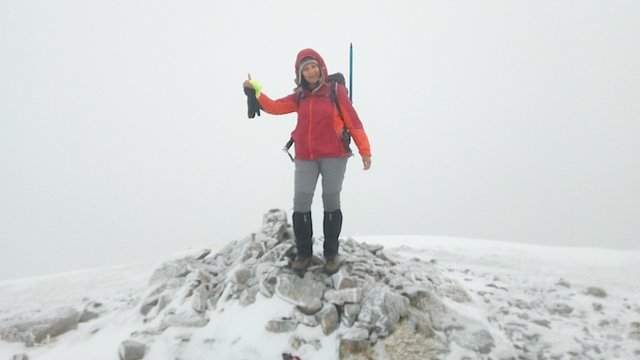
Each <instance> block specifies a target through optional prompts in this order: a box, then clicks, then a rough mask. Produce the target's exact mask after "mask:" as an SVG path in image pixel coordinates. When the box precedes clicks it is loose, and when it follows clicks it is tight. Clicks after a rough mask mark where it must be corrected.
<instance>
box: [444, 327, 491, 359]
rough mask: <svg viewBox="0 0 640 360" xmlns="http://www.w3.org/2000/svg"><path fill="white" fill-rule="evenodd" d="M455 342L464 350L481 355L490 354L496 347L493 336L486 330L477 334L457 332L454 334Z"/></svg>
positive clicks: (463, 331)
mask: <svg viewBox="0 0 640 360" xmlns="http://www.w3.org/2000/svg"><path fill="white" fill-rule="evenodd" d="M453 341H455V342H456V343H457V344H458V345H460V346H462V347H463V348H466V349H469V350H473V351H477V352H479V353H480V354H488V353H489V352H491V349H492V348H493V347H495V342H494V340H493V336H491V334H490V333H489V332H488V331H487V330H485V329H482V330H478V331H475V332H468V331H465V330H461V331H456V332H454V334H453Z"/></svg>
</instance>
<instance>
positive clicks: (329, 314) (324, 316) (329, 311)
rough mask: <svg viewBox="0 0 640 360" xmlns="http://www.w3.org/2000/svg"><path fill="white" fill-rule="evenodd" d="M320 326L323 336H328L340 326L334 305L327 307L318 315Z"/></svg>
mask: <svg viewBox="0 0 640 360" xmlns="http://www.w3.org/2000/svg"><path fill="white" fill-rule="evenodd" d="M320 325H322V332H324V334H325V335H329V334H331V333H332V332H334V331H335V330H336V329H337V328H338V326H339V325H340V315H338V309H336V307H335V306H334V305H328V306H327V307H325V308H324V309H323V310H322V312H321V313H320Z"/></svg>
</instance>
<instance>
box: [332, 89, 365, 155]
mask: <svg viewBox="0 0 640 360" xmlns="http://www.w3.org/2000/svg"><path fill="white" fill-rule="evenodd" d="M338 104H339V105H340V110H341V111H342V119H343V120H344V125H345V126H346V127H347V129H349V133H351V137H353V141H354V142H355V143H356V146H357V147H358V151H359V152H360V155H361V156H371V146H370V145H369V138H368V137H367V133H365V131H364V127H363V126H362V122H360V117H359V116H358V113H357V112H356V109H354V108H353V104H351V101H350V100H349V94H348V93H347V88H346V87H345V86H344V85H338Z"/></svg>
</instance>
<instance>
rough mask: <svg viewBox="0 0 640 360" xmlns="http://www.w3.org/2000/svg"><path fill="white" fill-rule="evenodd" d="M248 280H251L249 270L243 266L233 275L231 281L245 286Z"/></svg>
mask: <svg viewBox="0 0 640 360" xmlns="http://www.w3.org/2000/svg"><path fill="white" fill-rule="evenodd" d="M250 278H251V269H249V268H247V267H244V266H240V267H239V268H238V269H236V271H234V273H233V280H234V281H235V283H236V284H242V285H245V284H247V283H248V282H249V279H250Z"/></svg>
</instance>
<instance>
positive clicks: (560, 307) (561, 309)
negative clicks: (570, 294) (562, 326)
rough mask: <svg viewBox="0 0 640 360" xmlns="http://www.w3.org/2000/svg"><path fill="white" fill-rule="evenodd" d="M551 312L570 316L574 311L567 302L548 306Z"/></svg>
mask: <svg viewBox="0 0 640 360" xmlns="http://www.w3.org/2000/svg"><path fill="white" fill-rule="evenodd" d="M548 310H549V312H550V313H551V314H554V315H562V316H568V315H569V314H571V313H572V312H573V308H572V307H571V306H569V305H567V304H565V303H555V304H551V305H550V306H549V307H548Z"/></svg>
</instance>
